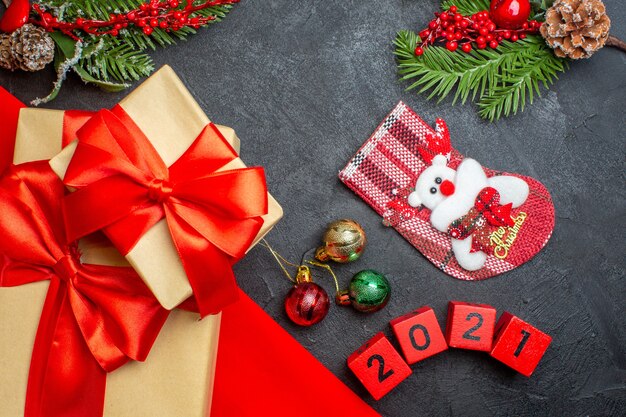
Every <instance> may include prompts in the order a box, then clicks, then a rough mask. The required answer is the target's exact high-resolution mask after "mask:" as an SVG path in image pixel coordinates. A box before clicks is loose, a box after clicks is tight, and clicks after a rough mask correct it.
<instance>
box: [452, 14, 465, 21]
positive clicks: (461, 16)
mask: <svg viewBox="0 0 626 417" xmlns="http://www.w3.org/2000/svg"><path fill="white" fill-rule="evenodd" d="M454 20H456V21H457V22H460V21H461V20H463V15H462V14H461V13H457V14H455V15H454Z"/></svg>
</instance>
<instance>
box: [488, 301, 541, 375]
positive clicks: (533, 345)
mask: <svg viewBox="0 0 626 417" xmlns="http://www.w3.org/2000/svg"><path fill="white" fill-rule="evenodd" d="M550 342H552V338H551V337H550V336H548V335H547V334H545V333H544V332H542V331H541V330H539V329H537V328H536V327H533V326H531V325H530V324H528V323H526V322H525V321H523V320H522V319H520V318H519V317H516V316H514V315H512V314H511V313H508V312H505V313H503V314H502V316H501V317H500V320H498V324H497V325H496V336H495V342H494V344H493V349H492V350H491V356H493V357H494V358H496V359H497V360H499V361H500V362H502V363H504V364H505V365H507V366H510V367H511V368H513V369H515V370H516V371H517V372H519V373H520V374H522V375H526V376H531V375H532V373H533V371H534V370H535V368H536V367H537V365H538V364H539V361H540V360H541V358H542V357H543V354H544V353H545V352H546V350H547V349H548V345H550Z"/></svg>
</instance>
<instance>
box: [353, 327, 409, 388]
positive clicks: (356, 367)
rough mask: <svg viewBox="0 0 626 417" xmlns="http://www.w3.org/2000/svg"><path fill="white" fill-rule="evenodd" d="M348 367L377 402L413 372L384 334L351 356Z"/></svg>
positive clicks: (375, 337) (374, 338)
mask: <svg viewBox="0 0 626 417" xmlns="http://www.w3.org/2000/svg"><path fill="white" fill-rule="evenodd" d="M348 367H349V368H350V369H351V370H352V372H354V374H355V375H356V377H357V378H358V379H359V381H361V382H362V383H363V385H364V386H365V388H367V390H368V391H369V392H370V394H372V397H374V399H375V400H380V399H381V398H382V397H384V396H385V395H386V394H387V393H388V392H389V391H391V390H392V389H394V388H395V387H396V385H398V384H399V383H400V382H402V381H403V380H405V379H406V378H407V377H408V376H409V375H411V372H412V371H411V368H409V366H408V365H407V364H406V362H404V360H403V359H402V357H401V356H400V354H399V353H398V351H397V350H396V349H394V347H393V346H392V345H391V342H389V339H387V338H386V337H385V335H384V334H383V333H382V332H381V333H378V334H377V335H375V336H374V337H373V338H371V339H370V340H369V341H368V342H367V343H365V344H364V345H363V346H361V347H360V348H359V349H357V350H356V352H354V353H353V354H352V355H350V357H349V358H348Z"/></svg>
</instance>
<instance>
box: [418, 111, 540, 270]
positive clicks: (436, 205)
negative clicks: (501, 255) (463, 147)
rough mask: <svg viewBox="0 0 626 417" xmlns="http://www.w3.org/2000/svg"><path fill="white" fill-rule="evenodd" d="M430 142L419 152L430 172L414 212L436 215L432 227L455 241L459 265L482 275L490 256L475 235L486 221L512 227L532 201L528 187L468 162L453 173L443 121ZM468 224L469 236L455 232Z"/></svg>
mask: <svg viewBox="0 0 626 417" xmlns="http://www.w3.org/2000/svg"><path fill="white" fill-rule="evenodd" d="M424 142H425V143H424V145H423V146H420V148H419V151H420V154H421V155H422V158H423V159H424V160H425V161H426V162H427V163H429V164H430V166H429V167H428V168H426V169H425V170H424V171H423V172H422V173H421V174H420V176H419V177H418V179H417V181H416V184H415V191H413V192H412V193H411V194H410V195H409V197H408V203H409V205H411V206H412V207H419V206H424V207H426V208H428V209H430V210H431V214H430V223H431V224H432V226H433V227H434V228H435V229H437V230H439V231H440V232H444V233H448V234H450V235H451V242H452V250H453V252H454V256H455V257H456V260H457V262H458V263H459V265H460V266H461V267H462V268H464V269H466V270H468V271H476V270H478V269H480V268H482V267H483V266H484V264H485V261H486V260H487V254H486V253H485V252H484V251H482V250H477V249H476V242H474V245H472V240H473V239H476V238H477V236H476V235H477V233H473V232H472V231H477V230H481V228H482V227H484V225H485V223H486V222H487V220H485V219H488V220H489V223H490V224H494V225H496V224H498V222H500V224H502V225H507V224H510V222H511V218H510V209H511V208H515V207H519V206H520V205H522V204H523V203H524V202H525V201H526V198H527V197H528V191H529V190H528V184H527V183H526V182H525V181H524V180H522V179H521V178H517V177H513V176H507V175H501V176H494V177H491V178H487V175H486V174H485V171H484V170H483V168H482V166H481V165H480V164H479V163H478V162H476V161H475V160H473V159H471V158H465V159H464V160H463V161H462V162H461V164H460V165H459V166H458V168H457V170H456V171H455V170H454V169H452V168H450V167H448V166H447V163H448V158H449V155H450V151H451V145H450V136H449V133H448V129H447V127H446V124H445V122H444V121H443V120H441V119H437V130H436V134H434V135H428V136H427V137H426V138H425V141H424ZM489 188H491V189H493V190H490V189H489ZM479 194H480V196H481V197H484V196H488V198H489V201H482V200H481V199H480V198H479ZM500 217H502V218H500ZM463 220H466V221H465V226H466V225H467V224H469V227H468V228H466V229H467V230H466V229H463V232H465V233H463V232H459V231H458V230H457V228H451V225H452V224H453V223H455V225H456V224H461V223H463ZM465 226H464V227H465ZM451 229H453V230H452V231H451Z"/></svg>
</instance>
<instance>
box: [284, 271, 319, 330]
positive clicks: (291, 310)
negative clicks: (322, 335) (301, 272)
mask: <svg viewBox="0 0 626 417" xmlns="http://www.w3.org/2000/svg"><path fill="white" fill-rule="evenodd" d="M329 308H330V300H329V298H328V294H327V293H326V291H325V290H324V289H323V288H322V287H320V286H319V285H317V284H315V283H313V282H304V283H301V284H297V285H295V286H294V287H293V288H292V289H291V290H289V293H287V298H285V312H286V313H287V316H288V317H289V319H291V321H293V322H294V323H296V324H298V325H300V326H312V325H314V324H316V323H319V322H320V321H322V319H323V318H324V317H326V314H328V309H329Z"/></svg>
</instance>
